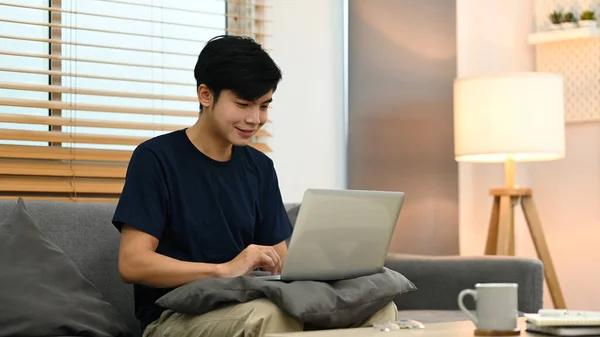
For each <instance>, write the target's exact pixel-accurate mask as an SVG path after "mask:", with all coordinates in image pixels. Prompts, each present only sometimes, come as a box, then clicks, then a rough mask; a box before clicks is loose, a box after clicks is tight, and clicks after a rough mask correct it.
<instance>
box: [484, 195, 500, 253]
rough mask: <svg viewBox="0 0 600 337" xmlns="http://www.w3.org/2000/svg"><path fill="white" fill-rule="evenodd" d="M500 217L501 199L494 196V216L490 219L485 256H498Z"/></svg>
mask: <svg viewBox="0 0 600 337" xmlns="http://www.w3.org/2000/svg"><path fill="white" fill-rule="evenodd" d="M499 216H500V197H497V196H494V204H493V205H492V215H491V217H490V227H489V228H488V237H487V242H486V244H485V255H496V253H497V249H498V220H499Z"/></svg>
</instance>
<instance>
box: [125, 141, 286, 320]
mask: <svg viewBox="0 0 600 337" xmlns="http://www.w3.org/2000/svg"><path fill="white" fill-rule="evenodd" d="M113 224H114V225H115V226H116V227H117V228H118V229H119V230H120V229H121V227H122V225H123V224H128V225H130V226H132V227H135V228H137V229H139V230H141V231H144V232H146V233H148V234H150V235H152V236H154V237H156V238H157V239H158V240H159V244H158V247H157V250H156V251H157V253H160V254H163V255H166V256H169V257H171V258H175V259H179V260H183V261H192V262H205V263H224V262H227V261H230V260H232V259H233V258H235V257H236V256H237V255H238V254H239V253H240V252H241V251H242V250H243V249H244V248H246V247H247V246H248V245H250V244H257V245H268V246H272V245H275V244H277V243H280V242H282V241H284V240H286V239H287V238H288V237H289V236H290V235H291V231H292V226H291V223H290V221H289V218H288V217H287V213H286V210H285V207H284V204H283V201H282V198H281V193H280V190H279V185H278V180H277V175H276V173H275V169H274V167H273V161H272V160H271V159H270V158H269V157H267V156H266V155H265V154H264V153H262V152H260V151H258V150H256V149H254V148H252V147H250V146H242V147H237V146H234V147H233V152H232V155H231V159H230V160H228V161H226V162H220V161H215V160H213V159H211V158H210V157H208V156H206V155H204V154H203V153H202V152H200V151H199V150H198V149H197V148H196V147H195V146H194V145H193V144H192V142H191V141H190V140H189V138H188V137H187V135H186V132H185V130H178V131H175V132H171V133H168V134H165V135H161V136H158V137H155V138H152V139H150V140H148V141H146V142H144V143H142V144H140V145H139V146H138V147H137V148H136V149H135V151H134V152H133V155H132V157H131V160H130V162H129V167H128V169H127V177H126V179H125V186H124V188H123V192H122V195H121V197H120V199H119V203H118V205H117V208H116V211H115V214H114V218H113ZM170 290H172V288H152V287H148V286H145V285H138V284H136V285H134V298H135V312H136V316H137V318H138V319H139V320H140V322H141V324H142V328H145V327H146V326H147V325H148V324H150V323H151V322H153V321H154V320H156V319H158V318H159V317H160V314H161V313H162V310H163V309H162V308H160V307H158V306H156V305H155V304H154V302H155V301H156V300H157V299H158V298H159V297H161V296H162V295H164V294H166V293H167V292H168V291H170Z"/></svg>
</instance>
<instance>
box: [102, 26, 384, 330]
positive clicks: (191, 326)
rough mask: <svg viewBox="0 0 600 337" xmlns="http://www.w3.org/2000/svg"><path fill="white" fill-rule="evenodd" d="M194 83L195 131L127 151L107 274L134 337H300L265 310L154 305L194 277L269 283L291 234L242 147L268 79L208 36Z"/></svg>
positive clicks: (249, 49) (260, 117) (263, 68)
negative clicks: (125, 304) (254, 276)
mask: <svg viewBox="0 0 600 337" xmlns="http://www.w3.org/2000/svg"><path fill="white" fill-rule="evenodd" d="M194 76H195V78H196V82H197V94H198V100H199V103H200V117H199V118H198V121H197V122H196V123H195V124H194V125H193V126H191V127H189V128H187V129H184V130H179V131H175V132H172V133H168V134H165V135H162V136H158V137H155V138H153V139H150V140H148V141H146V142H144V143H142V144H140V145H139V146H138V147H137V148H136V149H135V151H134V153H133V155H132V157H131V161H130V163H129V168H128V171H127V177H126V181H125V186H124V188H123V192H122V195H121V198H120V200H119V203H118V205H117V208H116V211H115V215H114V218H113V223H114V225H115V226H116V227H117V228H118V229H119V230H120V231H121V244H120V251H119V272H120V274H121V276H122V278H123V280H124V281H125V282H127V283H133V284H134V296H135V311H136V316H137V317H138V319H139V320H140V321H141V324H142V329H143V331H144V336H147V337H154V336H165V335H171V336H184V335H185V336H196V337H197V336H242V335H243V336H262V335H263V334H264V333H267V332H285V331H299V330H302V324H301V323H300V322H298V321H296V320H294V319H292V318H291V317H289V316H288V315H286V314H285V313H283V312H282V311H281V310H279V309H278V308H277V307H276V306H275V305H274V304H272V303H270V302H269V301H267V300H266V299H261V300H256V301H251V302H247V303H242V304H238V305H232V306H229V307H225V308H220V309H218V310H215V311H213V312H209V313H207V314H204V315H201V316H189V315H183V314H179V313H175V312H172V311H169V310H166V311H165V310H163V309H162V308H160V307H158V306H156V305H155V304H154V302H155V301H156V300H157V299H158V298H159V297H161V296H162V295H164V294H166V293H167V292H169V291H170V290H172V289H174V288H176V287H178V286H181V285H183V284H186V283H189V282H192V281H194V280H197V279H201V278H207V277H236V276H240V275H247V274H249V273H250V272H251V271H252V270H254V269H256V268H258V267H262V268H264V269H266V270H268V271H270V272H271V273H273V274H276V273H279V272H280V270H281V267H282V264H283V261H284V260H285V256H286V252H287V246H286V243H285V240H286V239H287V238H288V237H289V236H290V234H291V231H292V228H291V224H290V221H289V219H288V217H287V213H286V210H285V208H284V204H283V201H282V198H281V194H280V191H279V185H278V179H277V175H276V173H275V169H274V167H273V162H272V160H271V159H270V158H269V157H267V156H266V155H265V154H263V153H262V152H260V151H257V150H255V149H254V148H252V147H250V146H246V145H248V143H249V142H250V140H251V138H252V136H253V135H254V134H255V133H256V132H257V131H258V130H259V129H260V128H261V127H262V126H263V125H264V124H265V123H266V122H267V110H268V106H269V103H270V102H271V101H272V95H273V93H274V92H275V90H276V89H277V85H278V83H279V82H280V80H281V72H280V70H279V68H278V67H277V65H276V64H275V62H274V61H273V60H272V59H271V58H270V57H269V55H268V54H267V53H266V52H265V51H264V50H263V49H262V48H261V46H260V45H259V44H257V43H256V42H254V41H253V40H252V39H250V38H243V37H235V36H219V37H216V38H214V39H212V40H211V41H209V42H208V43H207V44H206V46H205V47H204V49H203V50H202V51H201V53H200V55H199V57H198V61H197V64H196V67H195V69H194ZM386 310H387V312H388V313H389V312H390V309H389V308H388V309H386ZM393 313H394V314H395V310H394V311H393ZM394 317H395V316H391V319H394Z"/></svg>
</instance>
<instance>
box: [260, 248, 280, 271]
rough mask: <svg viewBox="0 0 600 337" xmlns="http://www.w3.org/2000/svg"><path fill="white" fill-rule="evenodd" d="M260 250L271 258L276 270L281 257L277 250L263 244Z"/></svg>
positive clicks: (278, 267)
mask: <svg viewBox="0 0 600 337" xmlns="http://www.w3.org/2000/svg"><path fill="white" fill-rule="evenodd" d="M262 251H263V252H264V253H265V254H268V255H269V256H270V257H271V258H272V259H273V261H274V262H275V267H276V268H277V270H279V269H281V257H280V256H279V254H277V251H275V248H273V247H269V246H263V247H262Z"/></svg>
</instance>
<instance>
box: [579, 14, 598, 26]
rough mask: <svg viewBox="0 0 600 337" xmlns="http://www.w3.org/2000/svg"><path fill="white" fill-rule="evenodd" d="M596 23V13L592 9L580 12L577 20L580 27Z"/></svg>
mask: <svg viewBox="0 0 600 337" xmlns="http://www.w3.org/2000/svg"><path fill="white" fill-rule="evenodd" d="M596 25H597V22H596V13H594V11H591V10H587V11H584V12H583V13H581V19H580V20H579V26H580V27H595V26H596Z"/></svg>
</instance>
